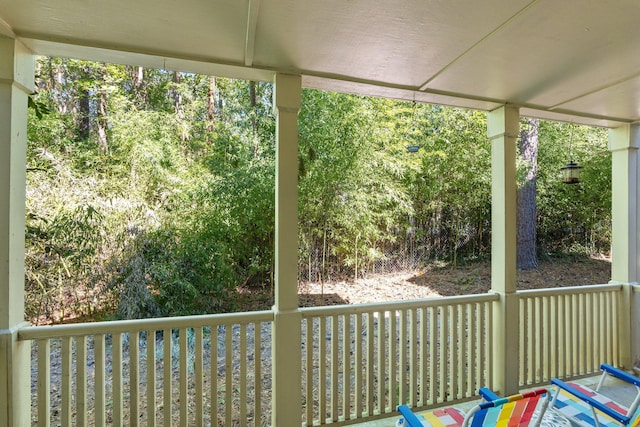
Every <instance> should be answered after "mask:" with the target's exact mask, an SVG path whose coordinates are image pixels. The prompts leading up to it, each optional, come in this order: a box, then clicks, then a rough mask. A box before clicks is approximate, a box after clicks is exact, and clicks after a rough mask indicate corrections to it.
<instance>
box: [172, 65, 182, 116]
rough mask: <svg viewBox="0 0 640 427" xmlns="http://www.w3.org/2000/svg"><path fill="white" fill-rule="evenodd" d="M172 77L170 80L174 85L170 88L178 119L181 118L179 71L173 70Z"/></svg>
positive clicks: (180, 76)
mask: <svg viewBox="0 0 640 427" xmlns="http://www.w3.org/2000/svg"><path fill="white" fill-rule="evenodd" d="M172 77H173V79H172V80H173V83H174V87H173V90H172V96H173V107H174V112H175V113H176V116H178V118H179V119H182V117H183V111H182V92H181V91H180V88H179V87H178V86H179V85H180V83H181V82H182V73H180V71H174V72H173V75H172Z"/></svg>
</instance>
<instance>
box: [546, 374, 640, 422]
mask: <svg viewBox="0 0 640 427" xmlns="http://www.w3.org/2000/svg"><path fill="white" fill-rule="evenodd" d="M600 369H601V370H602V376H601V377H600V381H599V383H598V386H597V387H596V389H595V390H591V389H590V388H588V387H585V386H582V385H580V384H577V383H573V382H564V381H561V380H559V379H552V380H551V384H553V385H555V386H556V391H555V394H554V397H553V401H552V406H553V407H554V408H556V409H558V410H559V411H560V412H561V413H562V414H563V415H565V416H566V417H568V418H570V419H571V421H573V422H574V423H575V424H577V425H579V426H581V427H619V426H633V427H638V426H639V425H640V379H639V378H636V377H634V376H633V375H629V374H627V373H626V372H624V371H622V370H620V369H617V368H615V367H613V366H611V365H607V364H604V363H603V364H602V365H601V366H600ZM609 376H613V377H616V378H618V379H620V380H623V381H625V382H627V383H629V384H631V385H634V386H635V389H636V395H635V397H634V399H633V402H632V403H631V405H630V406H629V407H626V406H624V405H622V404H621V403H619V402H616V401H614V400H613V399H611V398H609V397H608V396H606V395H604V394H602V393H601V392H600V391H601V387H602V386H603V384H604V381H605V379H606V378H607V377H609Z"/></svg>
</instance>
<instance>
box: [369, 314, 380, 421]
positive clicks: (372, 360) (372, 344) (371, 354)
mask: <svg viewBox="0 0 640 427" xmlns="http://www.w3.org/2000/svg"><path fill="white" fill-rule="evenodd" d="M374 320H375V319H374V313H373V312H369V313H367V342H366V345H367V403H366V411H367V415H369V416H372V415H373V412H374V403H373V395H374V390H375V389H374V387H373V384H374V378H375V376H376V371H375V366H374V365H375V354H374V349H375V338H374V333H375V329H374V328H375V327H374ZM378 366H380V365H378ZM378 375H380V373H379V372H378ZM378 378H382V377H381V376H378Z"/></svg>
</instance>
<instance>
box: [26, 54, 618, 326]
mask: <svg viewBox="0 0 640 427" xmlns="http://www.w3.org/2000/svg"><path fill="white" fill-rule="evenodd" d="M37 88H38V89H37V93H35V94H34V95H33V96H32V98H31V101H32V102H30V106H31V107H32V108H31V109H30V117H29V128H28V132H29V135H28V140H29V143H28V165H27V193H28V194H27V211H26V216H27V229H26V246H27V249H26V254H27V257H26V263H27V266H26V294H27V296H26V303H27V316H28V318H29V319H30V320H31V321H32V322H34V323H37V322H40V323H42V322H51V321H54V322H58V321H66V320H68V319H69V318H71V317H77V316H81V317H84V318H87V317H88V318H139V317H150V316H160V315H180V314H197V313H215V312H225V311H233V310H236V309H238V306H237V290H238V289H239V288H243V287H244V288H246V287H249V288H260V289H262V290H264V291H266V292H267V293H268V292H269V291H271V290H272V288H273V280H272V274H273V255H274V254H273V248H274V215H275V212H274V185H275V178H274V176H275V175H274V171H275V158H274V154H275V130H274V129H275V127H274V124H275V119H274V116H273V113H272V105H271V95H272V89H273V88H272V85H271V84H268V83H258V82H247V81H237V80H229V79H224V78H216V77H212V76H202V75H195V74H188V73H178V72H173V71H168V70H156V69H143V68H141V67H130V66H121V65H113V64H103V63H92V62H86V61H77V60H69V59H62V58H48V57H41V58H38V60H37ZM522 129H523V132H530V131H531V130H532V129H534V130H535V131H536V138H535V139H527V138H528V137H527V136H526V135H523V134H522V133H521V141H523V140H524V141H525V142H528V143H529V144H532V143H533V144H535V146H531V145H530V146H528V148H527V150H530V149H535V156H534V157H532V156H531V155H530V153H529V154H527V153H526V152H525V151H526V150H525V149H524V148H523V146H522V144H520V150H521V155H520V157H519V163H518V180H519V182H518V185H519V189H520V190H522V189H524V188H531V187H528V186H531V185H532V183H533V184H535V185H533V202H529V203H528V204H526V203H523V206H524V207H525V209H526V212H528V214H529V217H530V219H529V220H524V219H521V220H520V223H519V227H521V226H523V224H524V222H525V221H529V222H533V228H534V231H535V234H534V241H533V248H534V249H533V250H534V252H533V257H534V258H538V257H540V258H544V257H550V256H557V254H567V253H574V254H575V253H579V254H593V253H606V252H608V251H609V244H610V228H611V214H610V210H611V207H610V205H611V187H610V175H611V159H610V154H609V152H608V150H607V134H606V130H604V129H598V128H588V127H581V126H577V125H573V124H570V123H558V122H547V121H537V120H536V121H532V120H530V119H527V118H524V119H523V125H522ZM408 145H419V146H420V149H419V150H418V152H416V153H408V152H407V149H406V147H407V146H408ZM532 147H533V148H532ZM523 154H524V155H523ZM490 155H491V153H490V143H489V141H488V139H487V136H486V113H484V112H479V111H471V110H462V109H454V108H448V107H443V106H433V105H428V104H412V103H407V102H400V101H393V100H388V99H378V98H367V97H360V96H353V95H345V94H338V93H328V92H321V91H316V90H306V89H305V90H303V100H302V109H301V111H300V114H299V177H298V179H299V184H298V189H299V202H298V203H299V205H298V206H299V208H298V211H299V223H298V234H299V242H300V247H299V257H298V259H299V278H300V280H310V281H327V280H332V279H336V278H343V277H345V276H348V277H364V276H366V275H368V274H371V273H374V272H388V271H397V270H410V269H417V268H420V267H422V266H424V265H426V264H428V263H430V262H434V261H443V262H448V263H451V264H452V265H455V264H459V263H466V262H470V261H474V260H479V259H480V260H481V259H486V258H488V257H489V256H490V247H489V244H490V235H491V228H490V226H491V211H490V209H491V203H490V199H491V167H490V163H491V158H490ZM570 156H571V157H572V158H573V159H574V160H575V161H577V162H578V163H580V165H581V166H582V167H583V169H582V174H583V178H582V182H581V183H580V184H577V185H565V184H563V183H562V180H561V178H560V168H561V167H562V166H564V165H565V164H566V163H567V162H568V161H569V160H570V159H569V157H570ZM520 194H522V191H521V192H520ZM523 197H524V196H523ZM293 229H294V228H293V224H292V230H293ZM529 258H531V255H530V256H529Z"/></svg>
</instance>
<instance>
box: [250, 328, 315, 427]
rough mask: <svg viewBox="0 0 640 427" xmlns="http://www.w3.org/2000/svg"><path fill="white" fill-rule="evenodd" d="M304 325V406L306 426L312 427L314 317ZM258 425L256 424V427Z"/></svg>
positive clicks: (313, 400)
mask: <svg viewBox="0 0 640 427" xmlns="http://www.w3.org/2000/svg"><path fill="white" fill-rule="evenodd" d="M303 321H304V323H305V336H304V338H305V346H304V348H305V357H306V358H307V359H306V362H307V363H306V365H305V366H306V371H307V372H306V373H307V376H306V377H307V378H306V383H305V398H306V399H305V406H306V410H307V411H306V416H305V417H306V422H307V425H308V426H312V425H313V420H314V417H313V402H315V401H316V399H315V396H314V395H313V385H314V384H315V381H314V375H313V358H314V351H313V346H314V334H313V324H314V322H315V318H314V317H309V318H307V319H304V320H303ZM258 426H259V424H256V427H258Z"/></svg>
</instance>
